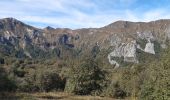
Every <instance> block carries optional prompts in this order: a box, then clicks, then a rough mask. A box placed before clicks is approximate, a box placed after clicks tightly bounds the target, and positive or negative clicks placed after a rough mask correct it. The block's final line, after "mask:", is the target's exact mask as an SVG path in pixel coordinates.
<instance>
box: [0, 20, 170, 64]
mask: <svg viewBox="0 0 170 100" xmlns="http://www.w3.org/2000/svg"><path fill="white" fill-rule="evenodd" d="M169 39H170V20H157V21H151V22H128V21H117V22H114V23H112V24H110V25H107V26H104V27H101V28H84V29H76V30H72V29H68V28H56V29H55V28H52V27H46V28H44V29H39V28H35V27H32V26H29V25H26V24H24V23H23V22H21V21H18V20H16V19H14V18H5V19H1V20H0V45H1V49H0V50H1V53H3V52H5V51H6V52H7V51H8V53H10V54H13V52H14V51H15V52H17V53H15V56H17V57H29V58H36V57H37V56H38V57H47V56H48V57H49V56H50V57H53V56H55V57H58V58H63V57H67V56H79V55H81V54H83V53H87V52H91V51H92V50H93V48H94V47H95V46H96V45H97V46H98V48H99V50H109V53H108V57H107V58H104V59H108V62H109V63H110V64H112V65H115V66H117V67H118V66H121V64H120V62H119V60H120V59H123V61H124V62H130V63H140V61H139V56H138V55H139V54H138V53H139V52H138V51H141V52H143V53H146V54H151V55H156V54H158V53H159V52H160V50H161V49H164V48H166V47H167V46H168V45H167V44H168V41H169ZM4 49H5V51H4ZM92 53H94V52H92Z"/></svg>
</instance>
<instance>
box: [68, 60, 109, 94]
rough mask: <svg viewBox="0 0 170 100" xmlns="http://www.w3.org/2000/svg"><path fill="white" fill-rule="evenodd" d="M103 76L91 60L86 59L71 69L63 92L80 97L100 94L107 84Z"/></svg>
mask: <svg viewBox="0 0 170 100" xmlns="http://www.w3.org/2000/svg"><path fill="white" fill-rule="evenodd" d="M105 75H106V73H105V71H102V70H101V69H100V68H99V66H98V64H97V63H96V62H95V61H94V60H93V59H92V58H86V59H85V60H82V61H81V63H80V64H78V65H77V66H73V67H71V69H70V72H69V77H68V80H67V84H66V87H65V91H66V92H71V93H75V94H80V95H88V94H100V93H101V92H102V89H103V87H105V86H106V83H107V81H106V79H105V78H106V77H105Z"/></svg>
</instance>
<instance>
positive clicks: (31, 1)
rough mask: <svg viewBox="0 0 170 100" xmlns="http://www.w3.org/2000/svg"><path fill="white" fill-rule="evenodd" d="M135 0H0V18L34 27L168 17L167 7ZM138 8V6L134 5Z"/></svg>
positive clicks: (83, 25) (86, 24) (98, 23)
mask: <svg viewBox="0 0 170 100" xmlns="http://www.w3.org/2000/svg"><path fill="white" fill-rule="evenodd" d="M138 2H139V0H93V1H92V0H13V1H11V0H1V1H0V6H1V10H0V18H5V17H14V18H17V19H19V20H21V21H24V22H26V23H30V24H31V25H32V24H33V25H35V26H37V27H45V26H46V25H50V26H53V27H69V28H82V27H102V26H104V25H107V24H110V23H112V22H114V21H116V20H129V21H151V20H156V19H161V18H169V17H170V15H169V13H168V10H167V9H168V8H166V9H162V8H159V7H158V8H149V9H148V10H143V9H142V7H144V6H143V5H146V4H143V5H139V3H138ZM138 8H140V9H138Z"/></svg>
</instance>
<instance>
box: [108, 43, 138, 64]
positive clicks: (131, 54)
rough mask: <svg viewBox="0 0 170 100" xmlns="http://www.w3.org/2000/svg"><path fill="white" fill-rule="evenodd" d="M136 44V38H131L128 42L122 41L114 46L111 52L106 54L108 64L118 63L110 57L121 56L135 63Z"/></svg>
mask: <svg viewBox="0 0 170 100" xmlns="http://www.w3.org/2000/svg"><path fill="white" fill-rule="evenodd" d="M136 46H137V44H136V40H133V41H131V42H130V43H122V44H121V45H120V46H119V47H116V48H115V49H114V50H113V52H111V53H110V54H109V55H108V59H109V62H110V64H116V65H118V64H117V62H116V61H115V60H112V59H111V57H123V58H124V61H126V62H134V63H137V62H138V60H137V58H136Z"/></svg>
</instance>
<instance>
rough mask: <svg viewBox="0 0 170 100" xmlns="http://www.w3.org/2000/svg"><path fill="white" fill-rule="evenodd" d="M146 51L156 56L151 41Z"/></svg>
mask: <svg viewBox="0 0 170 100" xmlns="http://www.w3.org/2000/svg"><path fill="white" fill-rule="evenodd" d="M144 51H145V52H147V53H151V54H155V50H154V44H153V43H151V42H150V40H149V42H148V43H147V44H146V46H145V50H144Z"/></svg>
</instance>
